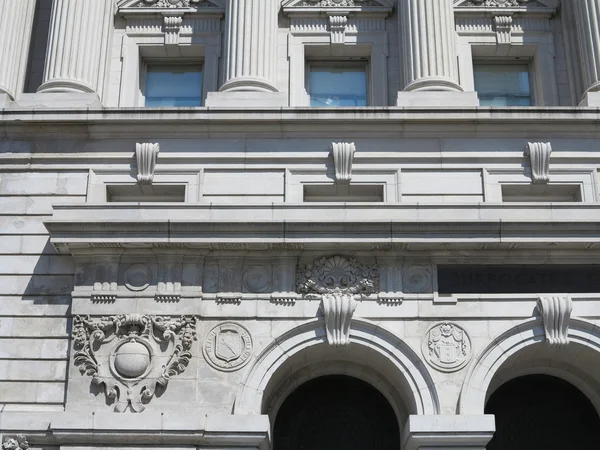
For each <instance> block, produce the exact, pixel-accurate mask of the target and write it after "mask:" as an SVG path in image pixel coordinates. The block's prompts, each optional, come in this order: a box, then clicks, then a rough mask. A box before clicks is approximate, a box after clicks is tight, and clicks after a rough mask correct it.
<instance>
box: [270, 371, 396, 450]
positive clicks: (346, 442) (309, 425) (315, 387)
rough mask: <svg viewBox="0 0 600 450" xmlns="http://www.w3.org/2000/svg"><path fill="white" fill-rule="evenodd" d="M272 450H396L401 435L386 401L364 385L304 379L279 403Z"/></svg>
mask: <svg viewBox="0 0 600 450" xmlns="http://www.w3.org/2000/svg"><path fill="white" fill-rule="evenodd" d="M273 448H274V450H331V449H338V448H339V449H344V450H392V449H393V450H398V449H399V448H400V431H399V428H398V421H397V419H396V416H395V414H394V411H393V409H392V407H391V406H390V404H389V403H388V402H387V400H386V399H385V397H384V396H383V395H382V394H381V393H380V392H379V391H378V390H377V389H375V388H373V387H372V386H370V385H369V384H367V383H365V382H363V381H360V380H357V379H356V378H351V377H347V376H339V375H331V376H324V377H320V378H315V379H314V380H311V381H308V382H306V383H305V384H303V385H301V386H300V387H299V388H298V389H296V390H295V391H294V392H293V393H292V394H291V395H290V396H289V397H288V398H287V399H286V400H285V401H284V403H283V405H282V406H281V408H280V410H279V413H278V414H277V418H276V420H275V427H274V432H273Z"/></svg>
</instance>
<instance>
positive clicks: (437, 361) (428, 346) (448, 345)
mask: <svg viewBox="0 0 600 450" xmlns="http://www.w3.org/2000/svg"><path fill="white" fill-rule="evenodd" d="M421 351H422V352H423V357H424V358H425V361H427V363H428V364H429V365H430V366H431V367H433V368H434V369H436V370H439V371H440V372H456V371H457V370H460V369H462V368H463V367H465V366H466V365H467V363H468V362H469V360H470V359H471V339H470V338H469V335H468V334H467V332H466V331H465V330H464V329H463V328H462V327H460V326H458V325H456V324H455V323H449V322H444V323H438V324H437V325H434V326H432V327H431V328H429V330H427V333H426V334H425V337H424V338H423V341H422V343H421Z"/></svg>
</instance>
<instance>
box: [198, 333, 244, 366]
mask: <svg viewBox="0 0 600 450" xmlns="http://www.w3.org/2000/svg"><path fill="white" fill-rule="evenodd" d="M203 350H204V358H205V359H206V361H207V362H208V363H209V364H210V365H211V366H212V367H214V368H215V369H217V370H221V371H224V372H231V371H234V370H238V369H241V368H242V367H243V366H245V365H246V364H247V363H248V361H249V360H250V357H251V356H252V338H251V336H250V333H249V332H248V330H247V329H246V328H244V327H243V326H241V325H239V324H237V323H234V322H224V323H221V324H219V325H217V326H216V327H214V328H213V329H212V330H210V332H209V333H208V334H207V336H206V339H205V340H204V346H203Z"/></svg>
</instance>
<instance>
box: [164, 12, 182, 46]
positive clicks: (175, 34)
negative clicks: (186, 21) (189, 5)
mask: <svg viewBox="0 0 600 450" xmlns="http://www.w3.org/2000/svg"><path fill="white" fill-rule="evenodd" d="M164 14H165V17H164V18H163V29H164V32H165V45H166V46H167V47H170V46H175V47H176V46H178V45H179V33H180V31H181V25H182V24H183V17H182V14H181V13H178V14H168V13H164Z"/></svg>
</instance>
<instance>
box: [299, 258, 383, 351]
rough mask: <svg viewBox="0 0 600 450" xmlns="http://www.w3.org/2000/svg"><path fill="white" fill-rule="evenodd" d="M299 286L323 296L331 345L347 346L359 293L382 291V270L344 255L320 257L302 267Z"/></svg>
mask: <svg viewBox="0 0 600 450" xmlns="http://www.w3.org/2000/svg"><path fill="white" fill-rule="evenodd" d="M296 285H297V289H298V292H300V293H302V294H304V295H305V296H307V297H309V298H310V297H316V298H320V299H321V302H322V309H323V314H324V315H325V329H326V331H327V341H328V342H329V344H330V345H333V346H335V347H340V346H346V345H349V344H350V323H351V321H352V316H353V315H354V312H355V311H356V307H357V303H356V300H355V295H361V296H365V295H370V294H373V293H375V292H378V291H379V269H378V267H377V265H367V264H364V263H360V262H358V261H357V260H356V259H353V258H345V257H343V256H332V257H329V258H320V259H316V260H315V261H314V262H313V263H312V264H309V265H306V266H303V267H299V268H298V272H297V275H296Z"/></svg>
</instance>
